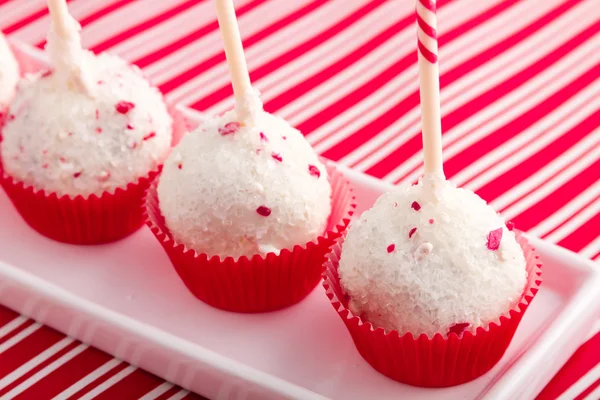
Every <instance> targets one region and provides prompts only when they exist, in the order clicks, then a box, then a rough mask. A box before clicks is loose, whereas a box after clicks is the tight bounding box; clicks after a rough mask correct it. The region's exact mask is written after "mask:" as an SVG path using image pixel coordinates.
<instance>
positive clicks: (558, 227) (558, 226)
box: [543, 196, 600, 238]
mask: <svg viewBox="0 0 600 400" xmlns="http://www.w3.org/2000/svg"><path fill="white" fill-rule="evenodd" d="M598 200H600V196H597V197H596V198H593V199H592V200H590V201H588V202H587V203H585V204H583V205H582V206H581V207H580V208H579V210H577V211H575V213H573V214H572V215H571V216H569V217H568V218H567V219H565V220H564V221H562V222H561V223H559V224H558V225H557V226H555V227H554V228H552V229H550V230H549V231H548V232H546V233H544V235H543V237H544V238H546V237H548V235H550V234H552V233H553V232H555V231H557V230H558V229H560V228H561V227H562V226H564V225H566V224H568V223H569V221H571V220H572V219H573V218H576V217H577V216H578V215H579V214H581V213H582V212H583V211H584V210H585V209H586V208H587V207H589V206H591V205H592V204H593V203H594V202H595V201H598Z"/></svg>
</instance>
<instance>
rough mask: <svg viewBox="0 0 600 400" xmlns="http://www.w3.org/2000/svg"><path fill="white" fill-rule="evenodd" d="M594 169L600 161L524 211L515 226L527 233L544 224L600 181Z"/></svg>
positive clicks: (576, 246)
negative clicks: (576, 195) (548, 218)
mask: <svg viewBox="0 0 600 400" xmlns="http://www.w3.org/2000/svg"><path fill="white" fill-rule="evenodd" d="M576 162H577V161H575V162H574V164H575V163H576ZM594 168H600V159H599V160H597V161H596V162H595V163H593V164H592V165H591V166H589V167H587V168H586V169H584V170H583V171H581V172H580V173H579V174H578V175H577V176H574V177H573V178H571V179H570V180H569V181H568V182H565V183H564V184H563V185H562V186H561V187H559V188H557V189H556V190H555V191H554V192H552V193H550V194H549V195H548V196H546V197H545V198H543V199H541V200H540V201H538V202H537V203H536V205H535V206H533V207H531V208H529V209H527V210H524V211H523V212H522V213H521V214H519V215H517V216H516V217H514V218H513V219H512V220H513V222H514V223H515V225H516V226H518V227H519V229H523V230H524V231H527V230H529V229H531V228H532V227H534V226H536V225H537V224H539V223H540V222H542V221H543V220H544V219H546V218H547V217H548V216H549V215H552V214H554V213H555V212H556V211H558V210H559V209H560V208H561V207H563V206H564V205H565V204H567V203H568V202H569V201H571V200H573V195H574V194H575V193H581V192H582V191H584V190H585V189H587V188H588V187H590V186H591V185H593V184H594V183H596V181H597V180H598V174H597V173H595V172H594ZM550 179H552V178H550ZM550 179H549V180H550ZM598 218H600V215H598V216H596V217H595V218H594V219H593V220H595V221H596V222H598V221H599V220H598ZM593 226H594V225H590V228H591V229H590V232H594V229H593ZM595 226H598V225H595ZM594 238H595V237H594ZM561 243H563V244H564V245H569V246H570V247H567V248H570V249H574V251H578V250H580V249H581V248H583V246H580V245H579V244H578V243H572V242H571V241H566V242H565V241H564V240H563V241H562V242H561ZM561 243H559V244H561ZM586 244H587V243H586Z"/></svg>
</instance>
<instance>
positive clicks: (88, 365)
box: [18, 348, 112, 400]
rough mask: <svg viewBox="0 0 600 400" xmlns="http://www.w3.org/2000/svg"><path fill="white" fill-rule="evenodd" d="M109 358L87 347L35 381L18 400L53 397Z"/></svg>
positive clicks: (109, 357) (109, 358)
mask: <svg viewBox="0 0 600 400" xmlns="http://www.w3.org/2000/svg"><path fill="white" fill-rule="evenodd" d="M111 359H112V357H111V356H109V355H108V354H106V353H103V352H101V351H100V350H96V349H94V348H87V349H85V350H84V351H83V352H81V353H80V354H78V355H77V356H76V357H74V358H73V359H71V360H69V362H67V363H66V364H64V365H62V366H61V367H60V368H58V369H56V370H54V371H53V372H51V373H50V374H49V375H47V376H46V377H45V378H44V379H41V380H40V381H38V382H36V383H35V384H34V385H33V386H31V387H30V388H29V389H27V390H26V391H24V392H23V393H22V394H21V395H20V396H19V397H18V398H19V400H21V399H31V400H37V399H42V398H47V399H50V398H53V397H54V396H56V395H58V394H59V393H61V392H63V391H64V390H66V389H67V388H68V387H70V386H71V385H73V384H74V383H75V382H78V381H79V380H80V379H83V378H84V377H85V376H86V375H88V374H89V373H91V372H93V371H94V370H96V369H97V368H99V367H101V366H102V365H103V364H105V363H106V362H108V361H109V360H111Z"/></svg>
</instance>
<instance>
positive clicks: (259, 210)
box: [256, 206, 271, 217]
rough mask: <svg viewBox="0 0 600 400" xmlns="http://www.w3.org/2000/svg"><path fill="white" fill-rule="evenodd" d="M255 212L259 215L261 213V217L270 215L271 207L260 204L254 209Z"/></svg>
mask: <svg viewBox="0 0 600 400" xmlns="http://www.w3.org/2000/svg"><path fill="white" fill-rule="evenodd" d="M256 212H257V213H258V214H259V215H262V216H263V217H268V216H269V215H271V209H270V208H269V207H266V206H260V207H258V208H257V209H256Z"/></svg>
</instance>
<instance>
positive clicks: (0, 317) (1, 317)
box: [0, 305, 19, 328]
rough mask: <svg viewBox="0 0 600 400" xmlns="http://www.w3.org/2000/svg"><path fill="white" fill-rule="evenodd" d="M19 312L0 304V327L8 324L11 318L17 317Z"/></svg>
mask: <svg viewBox="0 0 600 400" xmlns="http://www.w3.org/2000/svg"><path fill="white" fill-rule="evenodd" d="M18 316H19V314H17V313H16V312H14V311H13V310H11V309H9V308H6V307H4V306H1V305H0V328H2V327H3V326H4V325H6V324H8V323H9V322H10V321H12V320H13V319H15V318H17V317H18Z"/></svg>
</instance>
